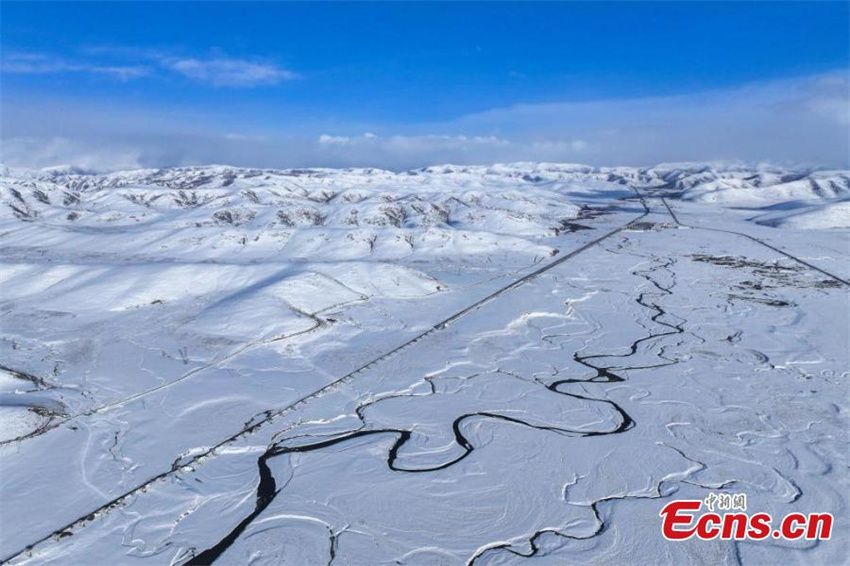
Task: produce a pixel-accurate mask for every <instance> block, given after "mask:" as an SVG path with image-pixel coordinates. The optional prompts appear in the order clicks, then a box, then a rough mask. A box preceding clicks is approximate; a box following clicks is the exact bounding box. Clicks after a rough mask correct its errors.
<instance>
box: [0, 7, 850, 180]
mask: <svg viewBox="0 0 850 566" xmlns="http://www.w3.org/2000/svg"><path fill="white" fill-rule="evenodd" d="M849 7H850V4H848V3H847V2H742V3H733V2H715V3H712V2H652V3H643V2H619V3H616V2H539V3H538V2H523V3H512V2H498V3H484V2H473V3H447V2H425V3H412V2H403V3H386V2H383V3H377V2H376V3H366V2H359V3H357V2H348V3H321V2H300V3H283V2H257V3H248V2H215V3H200V2H186V3H181V2H156V3H144V4H142V3H129V2H11V1H4V2H3V4H2V9H0V10H2V12H1V13H0V16H2V18H0V32H2V40H0V48H2V49H0V51H2V57H1V58H0V75H1V77H0V78H2V90H0V119H2V122H0V128H2V130H0V136H2V140H3V146H2V147H3V161H4V162H5V163H6V164H12V165H25V166H44V165H51V164H56V163H73V164H78V165H83V166H91V167H106V168H111V167H124V166H160V165H181V164H195V163H210V162H218V163H228V164H234V165H250V166H269V167H273V166H280V167H283V166H306V165H331V166H354V165H364V166H382V167H388V168H405V167H412V166H419V165H426V164H430V163H434V162H438V161H439V162H444V161H453V162H458V163H465V162H476V163H485V162H492V161H505V160H549V161H580V162H588V163H593V164H626V165H648V164H652V163H654V162H659V161H670V160H709V159H740V160H748V161H761V160H773V161H805V162H819V163H823V164H826V165H833V166H847V157H846V155H847V153H848V151H850V144H848V140H847V130H848V126H850V123H848V122H850V120H848V111H847V104H848V94H847V92H848V81H847V73H848V68H850V47H848V46H850V24H849V23H848V22H850V8H849Z"/></svg>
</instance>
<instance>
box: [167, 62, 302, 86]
mask: <svg viewBox="0 0 850 566" xmlns="http://www.w3.org/2000/svg"><path fill="white" fill-rule="evenodd" d="M162 65H163V66H165V67H166V68H168V69H170V70H172V71H174V72H177V73H180V74H181V75H184V76H186V77H189V78H190V79H194V80H196V81H199V82H204V83H208V84H211V85H213V86H228V87H254V86H260V85H274V84H278V83H279V82H281V81H289V80H293V79H295V78H297V75H296V74H295V73H293V72H291V71H287V70H286V69H282V68H280V67H277V66H276V65H271V64H266V63H254V62H251V61H246V60H243V59H208V60H201V59H164V60H163V61H162Z"/></svg>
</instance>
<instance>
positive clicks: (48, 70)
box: [0, 53, 151, 81]
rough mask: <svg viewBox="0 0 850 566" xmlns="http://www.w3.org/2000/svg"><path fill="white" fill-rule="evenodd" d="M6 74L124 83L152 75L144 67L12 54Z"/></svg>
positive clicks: (5, 62)
mask: <svg viewBox="0 0 850 566" xmlns="http://www.w3.org/2000/svg"><path fill="white" fill-rule="evenodd" d="M0 69H2V71H3V72H4V73H18V74H29V75H46V74H54V73H93V74H101V75H111V76H114V77H115V78H117V79H120V80H122V81H126V80H130V79H135V78H139V77H143V76H145V75H148V74H150V71H151V70H150V69H149V68H148V67H146V66H143V65H124V66H121V65H95V64H91V63H76V62H69V61H66V60H64V59H61V58H56V57H50V56H47V55H43V54H38V53H12V54H9V55H7V56H6V57H5V58H4V59H3V62H2V65H0Z"/></svg>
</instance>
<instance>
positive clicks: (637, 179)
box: [0, 163, 850, 249]
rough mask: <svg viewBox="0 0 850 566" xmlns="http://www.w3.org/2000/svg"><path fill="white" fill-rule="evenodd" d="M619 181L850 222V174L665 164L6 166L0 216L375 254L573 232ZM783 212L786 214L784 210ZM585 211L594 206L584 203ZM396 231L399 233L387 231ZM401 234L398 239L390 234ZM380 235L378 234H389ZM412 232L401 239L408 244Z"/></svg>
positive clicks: (774, 215) (809, 223)
mask: <svg viewBox="0 0 850 566" xmlns="http://www.w3.org/2000/svg"><path fill="white" fill-rule="evenodd" d="M596 181H601V182H606V183H618V184H621V185H624V186H626V187H637V188H641V189H643V190H645V191H649V192H653V191H659V190H664V191H665V194H668V195H669V196H671V197H672V198H677V199H681V200H683V201H689V202H696V203H705V204H712V205H717V206H723V207H739V208H749V209H752V210H753V211H754V213H753V216H752V218H753V219H754V220H755V221H757V222H760V223H763V224H766V225H770V226H779V225H783V224H784V223H786V222H787V223H789V224H791V225H793V226H795V227H800V228H806V227H825V228H828V227H840V226H848V225H850V221H848V219H847V218H846V209H847V204H846V201H847V200H848V199H850V172H847V171H812V170H805V169H801V170H788V169H780V168H773V167H761V168H758V169H752V168H747V167H743V166H732V165H722V164H714V165H706V164H662V165H659V166H656V167H651V168H627V167H610V168H609V167H602V168H594V167H589V166H584V165H570V164H546V163H540V164H534V163H516V164H507V165H493V166H486V167H485V166H451V165H447V166H435V167H427V168H424V169H419V170H412V171H406V172H402V173H393V172H390V171H384V170H378V169H345V170H334V169H289V170H260V169H239V168H232V167H221V166H210V167H189V168H174V169H145V170H135V171H121V172H114V173H108V174H94V173H90V172H86V171H83V170H80V169H77V168H72V167H70V168H69V167H58V168H49V169H43V170H21V169H10V168H5V167H4V168H2V169H0V219H2V218H7V219H8V218H10V217H14V218H17V219H19V220H22V221H30V222H45V223H50V224H52V225H66V226H68V227H69V228H71V229H85V228H86V227H89V228H92V227H95V226H105V227H110V228H111V229H116V228H118V227H130V226H133V225H144V226H147V227H151V226H154V225H155V226H162V225H163V223H165V224H168V225H169V226H170V227H172V228H178V227H179V228H183V229H186V228H193V227H194V228H198V229H204V228H209V227H216V228H218V229H219V230H220V229H222V228H229V227H237V226H241V227H242V228H241V229H240V231H243V232H245V231H247V232H248V233H251V234H253V236H254V237H255V238H258V239H259V238H262V237H265V236H267V235H269V234H278V235H279V234H281V233H283V232H286V231H288V230H292V229H295V228H310V227H313V228H317V227H318V228H326V229H343V230H347V231H349V232H350V233H351V235H352V240H355V241H358V242H363V243H364V244H365V245H367V246H369V247H370V249H374V247H375V244H376V243H377V240H376V238H380V240H381V243H382V244H384V245H386V244H387V240H388V239H393V238H395V239H396V240H398V241H397V242H396V243H397V244H398V245H400V246H401V248H404V247H405V246H409V245H411V242H410V238H411V235H410V233H409V232H406V231H409V230H411V229H431V230H432V232H439V233H440V234H441V237H444V238H447V237H450V236H448V234H451V230H452V229H457V230H462V231H475V232H479V233H496V234H504V235H512V236H517V237H523V236H529V235H545V234H547V233H549V234H551V233H557V232H558V231H559V230H563V229H564V227H565V223H567V222H569V221H571V220H573V219H575V218H576V217H577V216H579V215H580V214H581V208H580V207H579V206H576V205H574V204H572V203H571V202H570V200H565V199H564V198H563V196H564V194H565V193H569V192H570V191H574V190H575V185H576V184H581V185H582V186H584V187H586V186H587V183H588V182H590V183H592V182H596ZM789 202H791V203H793V204H792V205H790V206H789V205H788V204H784V205H782V206H780V207H779V209H781V210H782V211H783V212H777V206H776V205H777V204H781V203H789ZM585 204H586V203H585ZM384 228H389V229H390V230H384V231H383V232H381V229H384ZM393 228H394V229H396V230H392V229H393ZM379 232H380V233H379ZM400 234H404V235H403V236H402V237H401V238H400V239H399V238H398V236H399V235H400Z"/></svg>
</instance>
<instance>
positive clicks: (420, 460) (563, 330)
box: [0, 163, 850, 565]
mask: <svg viewBox="0 0 850 566" xmlns="http://www.w3.org/2000/svg"><path fill="white" fill-rule="evenodd" d="M848 206H850V173H848V172H842V171H809V170H788V169H782V168H776V167H762V168H758V169H753V168H748V167H744V166H733V165H722V164H708V165H707V164H664V165H659V166H657V167H654V168H648V169H637V168H592V167H587V166H581V165H561V164H531V163H518V164H509V165H495V166H490V167H460V166H442V167H430V168H426V169H421V170H415V171H409V172H404V173H392V172H387V171H381V170H375V169H355V170H329V169H313V170H249V169H236V168H231V167H197V168H180V169H164V170H141V171H127V172H116V173H110V174H95V173H87V172H84V171H78V170H74V169H72V168H55V169H47V170H40V171H29V170H15V169H9V168H2V169H0V242H2V255H1V256H0V260H2V265H1V266H0V285H2V287H0V308H2V333H0V348H2V350H0V351H2V358H0V359H1V360H2V362H0V561H8V562H9V563H11V564H125V563H140V564H143V563H150V564H187V563H193V564H194V563H198V564H201V563H211V562H212V561H215V562H216V563H217V564H297V565H309V564H329V563H332V562H333V563H338V564H370V565H371V564H471V563H474V564H519V563H524V562H533V563H541V564H567V563H569V564H573V563H599V564H611V563H621V564H651V563H658V564H662V563H664V564H668V563H669V564H684V563H692V562H696V563H711V564H738V563H743V564H807V565H811V564H843V563H847V556H848V550H850V543H849V542H848V534H847V533H848V532H850V531H848V521H850V508H848V504H850V475H848V465H850V457H849V456H850V434H848V433H850V413H848V410H850V395H848V393H850V390H848V380H850V347H848V329H850V301H848V298H850V296H848V289H850V286H848V283H847V281H848V279H850V261H848V260H850V209H848ZM722 491H727V492H730V493H746V494H747V496H748V510H750V511H752V512H757V511H765V512H770V513H773V514H774V516H781V515H785V514H787V513H789V512H793V511H799V512H804V513H807V512H830V513H832V514H833V515H834V516H835V517H836V526H835V534H834V536H833V539H832V540H830V541H822V542H815V541H795V542H789V541H784V540H778V541H777V540H767V541H763V542H758V543H755V542H753V543H734V542H730V541H721V540H715V541H710V542H705V541H698V540H694V539H692V540H689V541H686V542H675V543H674V542H667V541H665V540H664V539H663V538H662V536H661V532H660V519H659V517H658V512H659V510H660V509H661V507H662V506H663V505H664V504H665V503H666V502H668V501H670V500H671V499H673V498H684V499H702V498H704V497H705V496H706V495H707V494H708V493H710V492H715V493H719V492H722Z"/></svg>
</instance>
